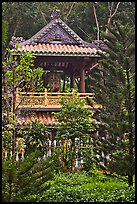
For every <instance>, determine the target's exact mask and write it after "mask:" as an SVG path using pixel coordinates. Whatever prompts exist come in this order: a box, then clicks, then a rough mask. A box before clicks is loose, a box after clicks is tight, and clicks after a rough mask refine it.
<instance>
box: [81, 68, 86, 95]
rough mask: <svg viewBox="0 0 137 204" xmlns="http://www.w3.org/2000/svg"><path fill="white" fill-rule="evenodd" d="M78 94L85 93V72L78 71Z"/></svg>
mask: <svg viewBox="0 0 137 204" xmlns="http://www.w3.org/2000/svg"><path fill="white" fill-rule="evenodd" d="M80 92H81V93H85V70H84V69H83V68H81V69H80Z"/></svg>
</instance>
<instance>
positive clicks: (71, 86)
mask: <svg viewBox="0 0 137 204" xmlns="http://www.w3.org/2000/svg"><path fill="white" fill-rule="evenodd" d="M70 88H74V74H73V73H72V75H71V76H70Z"/></svg>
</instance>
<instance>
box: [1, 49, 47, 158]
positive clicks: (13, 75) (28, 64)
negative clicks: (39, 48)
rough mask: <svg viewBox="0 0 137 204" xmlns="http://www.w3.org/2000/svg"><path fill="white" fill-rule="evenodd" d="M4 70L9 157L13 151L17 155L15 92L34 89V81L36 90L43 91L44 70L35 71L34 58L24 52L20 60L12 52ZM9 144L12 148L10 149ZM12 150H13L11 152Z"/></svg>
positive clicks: (4, 103)
mask: <svg viewBox="0 0 137 204" xmlns="http://www.w3.org/2000/svg"><path fill="white" fill-rule="evenodd" d="M2 68H3V70H2V80H3V81H2V91H3V100H2V109H3V117H2V119H3V131H2V134H3V142H4V143H3V145H4V148H6V149H7V151H8V153H9V154H8V155H10V152H11V151H12V154H15V142H16V136H15V129H16V124H15V119H16V116H15V114H16V115H17V114H18V107H15V100H16V99H15V91H16V88H19V90H23V91H28V90H30V88H31V87H32V81H33V84H34V88H35V90H42V89H43V82H42V80H41V77H42V74H43V69H42V68H36V69H34V57H33V55H32V54H31V53H29V52H24V53H23V54H22V55H21V57H20V58H17V57H13V56H12V53H11V51H10V50H9V53H8V55H7V57H6V58H4V60H3V67H2ZM9 144H11V145H10V148H9ZM11 149H12V150H11Z"/></svg>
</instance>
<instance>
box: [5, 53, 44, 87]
mask: <svg viewBox="0 0 137 204" xmlns="http://www.w3.org/2000/svg"><path fill="white" fill-rule="evenodd" d="M8 51H9V57H7V58H6V59H5V61H4V62H3V70H4V72H5V79H6V81H5V83H7V86H8V90H11V89H13V87H20V88H21V90H22V91H25V90H26V89H29V88H30V86H31V83H34V88H35V89H36V91H41V90H43V88H44V86H43V81H42V80H41V77H42V75H43V73H44V71H43V69H42V68H40V67H38V68H36V69H34V58H35V57H34V56H33V55H32V53H30V52H27V51H26V52H23V53H22V55H21V57H20V59H18V58H17V57H13V56H12V51H10V50H9V49H8Z"/></svg>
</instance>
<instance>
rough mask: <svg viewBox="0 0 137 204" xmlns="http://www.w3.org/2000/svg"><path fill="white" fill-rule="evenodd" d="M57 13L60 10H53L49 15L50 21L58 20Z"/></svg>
mask: <svg viewBox="0 0 137 204" xmlns="http://www.w3.org/2000/svg"><path fill="white" fill-rule="evenodd" d="M59 13H60V10H58V9H56V10H54V11H53V12H52V14H51V19H52V20H55V19H57V18H59Z"/></svg>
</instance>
